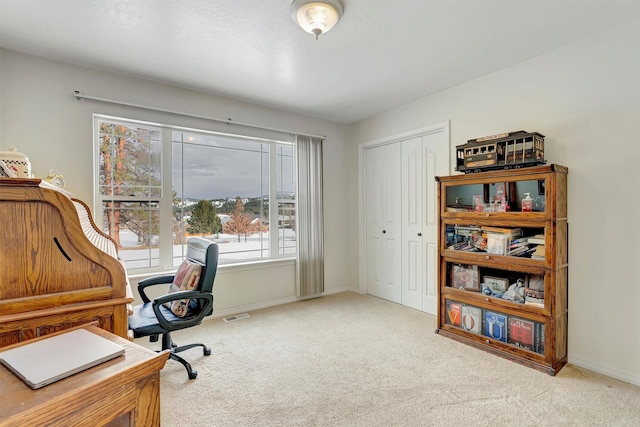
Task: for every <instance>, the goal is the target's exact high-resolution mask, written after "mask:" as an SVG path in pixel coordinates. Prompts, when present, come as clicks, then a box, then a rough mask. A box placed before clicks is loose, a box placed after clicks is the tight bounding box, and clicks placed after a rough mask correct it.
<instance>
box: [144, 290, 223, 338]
mask: <svg viewBox="0 0 640 427" xmlns="http://www.w3.org/2000/svg"><path fill="white" fill-rule="evenodd" d="M183 299H195V300H200V301H203V302H202V304H198V305H199V306H200V307H202V309H201V310H200V311H199V312H198V313H196V314H193V315H188V316H186V317H184V318H181V319H180V320H167V318H166V317H164V315H163V314H162V311H161V310H160V308H161V307H162V306H163V305H164V304H165V303H167V302H171V301H179V300H183ZM212 306H213V295H212V294H210V293H206V292H200V291H178V292H172V293H170V294H166V295H162V296H161V297H158V298H156V299H154V300H153V305H152V308H153V312H154V313H155V315H156V318H157V319H158V323H159V324H160V326H161V327H162V328H163V329H166V330H168V331H175V330H178V329H182V328H187V327H189V326H193V325H197V324H198V323H200V322H202V319H203V318H204V317H205V316H208V315H209V314H210V313H211V309H210V307H212Z"/></svg>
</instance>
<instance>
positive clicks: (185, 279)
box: [165, 259, 202, 317]
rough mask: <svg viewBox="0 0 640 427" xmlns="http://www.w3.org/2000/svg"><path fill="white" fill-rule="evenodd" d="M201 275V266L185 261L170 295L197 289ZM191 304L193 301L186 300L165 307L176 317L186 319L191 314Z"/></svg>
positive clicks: (167, 304)
mask: <svg viewBox="0 0 640 427" xmlns="http://www.w3.org/2000/svg"><path fill="white" fill-rule="evenodd" d="M201 274H202V265H201V264H198V263H197V262H193V261H191V260H189V259H185V260H184V261H183V262H182V264H180V267H179V268H178V271H177V272H176V275H175V277H174V279H173V283H171V285H170V286H169V293H172V292H178V291H190V290H192V289H195V288H196V287H197V286H198V284H199V282H200V276H201ZM190 304H191V300H188V299H185V300H178V301H171V302H168V303H166V304H165V306H166V307H167V308H169V309H170V310H171V311H172V312H173V314H174V315H176V316H178V317H184V316H186V315H187V314H188V313H189V306H190Z"/></svg>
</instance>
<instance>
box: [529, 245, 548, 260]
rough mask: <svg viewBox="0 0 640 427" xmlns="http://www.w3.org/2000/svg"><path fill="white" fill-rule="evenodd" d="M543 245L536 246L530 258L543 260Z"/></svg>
mask: <svg viewBox="0 0 640 427" xmlns="http://www.w3.org/2000/svg"><path fill="white" fill-rule="evenodd" d="M544 249H545V248H544V245H538V246H536V250H535V251H533V253H532V254H531V259H539V260H544Z"/></svg>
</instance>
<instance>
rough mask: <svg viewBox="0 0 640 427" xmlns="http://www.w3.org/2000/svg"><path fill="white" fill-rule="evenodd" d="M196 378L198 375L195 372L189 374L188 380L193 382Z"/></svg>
mask: <svg viewBox="0 0 640 427" xmlns="http://www.w3.org/2000/svg"><path fill="white" fill-rule="evenodd" d="M197 376H198V373H197V372H196V371H191V372H189V379H190V380H195V379H196V377H197Z"/></svg>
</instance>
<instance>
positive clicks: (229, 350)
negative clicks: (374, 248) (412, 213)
mask: <svg viewBox="0 0 640 427" xmlns="http://www.w3.org/2000/svg"><path fill="white" fill-rule="evenodd" d="M250 314H251V317H250V318H248V319H243V320H238V321H235V322H230V323H227V322H224V321H223V320H222V319H211V320H208V321H206V322H205V323H204V324H203V325H201V326H200V327H198V328H192V329H190V330H188V331H181V332H179V333H176V334H175V336H174V340H175V341H177V342H178V344H184V343H187V342H194V341H204V342H207V343H208V344H209V345H210V347H211V348H212V354H211V356H208V357H204V356H203V355H202V352H201V351H200V350H199V349H192V350H189V351H187V352H184V353H182V355H184V356H186V358H187V359H188V360H190V361H192V364H193V366H194V368H195V369H196V370H197V371H198V378H197V379H196V380H193V381H191V380H189V379H187V374H186V371H185V369H184V368H183V367H182V365H179V364H178V363H176V362H173V361H168V362H167V365H166V367H165V368H164V369H163V370H162V372H161V408H162V409H161V411H162V425H163V426H165V427H174V426H431V425H433V426H514V425H515V426H589V425H591V426H639V425H640V387H637V386H634V385H630V384H627V383H624V382H622V381H618V380H614V379H611V378H609V377H605V376H602V375H599V374H596V373H593V372H590V371H587V370H584V369H580V368H577V367H574V366H571V365H569V366H566V367H565V368H564V369H563V370H562V371H561V372H560V373H559V374H558V375H557V376H555V377H551V376H549V375H547V374H544V373H541V372H538V371H535V370H533V369H530V368H527V367H524V366H521V365H518V364H516V363H513V362H510V361H508V360H505V359H502V358H500V357H496V356H493V355H491V354H489V353H485V352H483V351H480V350H476V349H474V348H471V347H468V346H465V345H463V344H460V343H458V342H455V341H453V340H451V339H448V338H445V337H442V336H439V335H436V334H434V329H435V318H434V316H431V315H428V314H424V313H421V312H418V311H415V310H412V309H409V308H407V307H403V306H401V305H398V304H394V303H391V302H388V301H385V300H381V299H378V298H374V297H371V296H365V295H359V294H356V293H350V292H349V293H342V294H337V295H330V296H326V297H323V298H318V299H313V300H307V301H301V302H295V303H292V304H287V305H283V306H278V307H272V308H268V309H263V310H258V311H255V312H251V313H250ZM137 342H139V343H140V344H143V345H145V346H149V347H150V348H153V347H152V346H151V344H149V343H146V342H143V340H137Z"/></svg>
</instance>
